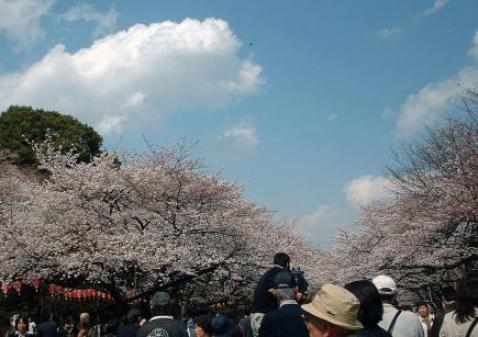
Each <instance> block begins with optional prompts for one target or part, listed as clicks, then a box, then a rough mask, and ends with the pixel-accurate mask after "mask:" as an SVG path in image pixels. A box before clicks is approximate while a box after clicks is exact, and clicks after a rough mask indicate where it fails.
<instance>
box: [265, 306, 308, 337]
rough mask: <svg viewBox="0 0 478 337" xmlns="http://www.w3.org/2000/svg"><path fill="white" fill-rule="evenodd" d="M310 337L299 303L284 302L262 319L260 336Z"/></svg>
mask: <svg viewBox="0 0 478 337" xmlns="http://www.w3.org/2000/svg"><path fill="white" fill-rule="evenodd" d="M292 336H293V337H308V336H309V332H308V331H307V328H306V326H305V323H304V320H303V319H302V310H301V308H300V306H299V305H298V304H284V305H283V306H281V307H280V308H279V309H276V310H274V311H271V312H270V313H268V314H267V315H265V316H264V318H263V319H262V323H261V327H260V329H259V337H292Z"/></svg>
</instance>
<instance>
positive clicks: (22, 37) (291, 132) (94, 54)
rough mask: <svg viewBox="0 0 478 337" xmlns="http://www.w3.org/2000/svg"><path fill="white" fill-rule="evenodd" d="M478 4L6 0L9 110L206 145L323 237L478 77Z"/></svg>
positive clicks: (217, 161)
mask: <svg viewBox="0 0 478 337" xmlns="http://www.w3.org/2000/svg"><path fill="white" fill-rule="evenodd" d="M477 61H478V2H476V1H473V0H461V1H458V0H426V1H425V0H420V1H416V0H413V1H412V0H404V1H378V0H375V1H371V0H363V1H356V0H343V1H332V0H329V1H318V0H317V1H295V2H292V1H282V0H274V1H269V0H263V1H252V0H243V1H224V0H211V1H198V0H194V1H193V0H191V1H185V0H176V1H132V0H131V1H130V0H121V1H107V0H101V1H90V2H84V1H66V0H56V1H55V0H18V1H9V0H0V111H3V110H5V109H6V108H7V107H8V106H9V105H11V104H26V105H32V106H35V107H42V108H45V109H52V110H57V111H60V112H63V113H67V114H71V115H74V116H75V117H77V118H79V119H80V120H81V121H84V122H87V123H89V124H91V125H92V126H94V127H95V128H97V129H98V130H99V131H100V132H101V133H102V135H103V136H104V138H105V145H106V146H107V147H108V148H116V147H117V146H121V147H126V148H129V149H132V150H134V151H144V150H145V147H146V146H145V143H144V140H143V136H144V138H146V139H147V140H148V141H149V142H151V143H154V144H158V145H171V144H174V143H175V142H177V141H179V140H180V139H182V138H185V139H186V141H188V142H195V141H198V142H199V145H198V146H197V148H196V150H195V152H196V154H197V155H198V156H200V157H201V158H204V160H205V161H206V163H207V164H208V166H209V167H210V169H211V170H221V172H222V175H223V176H224V177H225V178H227V179H230V180H234V181H237V182H238V183H239V184H241V185H243V186H244V187H245V195H246V197H247V198H249V199H252V200H254V201H257V202H258V203H259V204H260V205H264V206H266V207H267V208H269V209H270V210H272V211H274V214H275V219H280V220H284V219H295V220H296V221H297V224H298V229H299V230H300V231H301V232H302V233H304V234H305V235H306V236H307V238H308V239H309V240H310V241H311V242H312V243H313V244H314V245H316V246H320V247H325V246H327V245H328V244H330V240H331V238H332V237H333V235H334V234H335V233H336V231H337V230H338V229H339V228H351V227H353V225H352V224H353V222H354V219H355V217H356V215H357V210H358V205H365V204H367V203H369V202H370V201H371V200H374V199H376V198H379V197H381V196H383V195H384V194H385V193H386V192H385V190H386V185H387V180H386V170H385V166H386V165H387V164H389V163H390V160H391V155H390V148H393V147H394V146H397V144H399V143H400V142H409V141H411V140H413V139H415V138H416V137H419V135H420V132H421V131H422V130H423V128H424V126H425V125H426V124H431V123H433V122H435V121H437V120H439V119H440V118H443V117H444V116H446V115H447V114H449V113H453V112H454V111H456V109H457V101H458V97H459V95H460V87H459V85H461V86H465V87H473V86H474V87H476V81H477V80H478V67H477Z"/></svg>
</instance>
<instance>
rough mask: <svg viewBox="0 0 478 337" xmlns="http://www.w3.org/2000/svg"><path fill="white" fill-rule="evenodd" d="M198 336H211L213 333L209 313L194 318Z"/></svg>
mask: <svg viewBox="0 0 478 337" xmlns="http://www.w3.org/2000/svg"><path fill="white" fill-rule="evenodd" d="M194 324H195V328H194V331H195V332H196V336H197V337H210V336H212V334H213V329H212V324H211V318H210V317H209V316H208V315H200V316H197V317H196V318H195V319H194Z"/></svg>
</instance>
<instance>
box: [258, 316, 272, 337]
mask: <svg viewBox="0 0 478 337" xmlns="http://www.w3.org/2000/svg"><path fill="white" fill-rule="evenodd" d="M269 336H271V322H270V316H269V315H265V316H264V318H263V319H262V322H261V327H260V328H259V334H258V337H269Z"/></svg>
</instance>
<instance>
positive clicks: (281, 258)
mask: <svg viewBox="0 0 478 337" xmlns="http://www.w3.org/2000/svg"><path fill="white" fill-rule="evenodd" d="M274 264H276V265H278V266H281V267H283V268H285V269H287V270H289V269H290V257H289V255H287V254H286V253H277V254H276V255H274Z"/></svg>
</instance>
